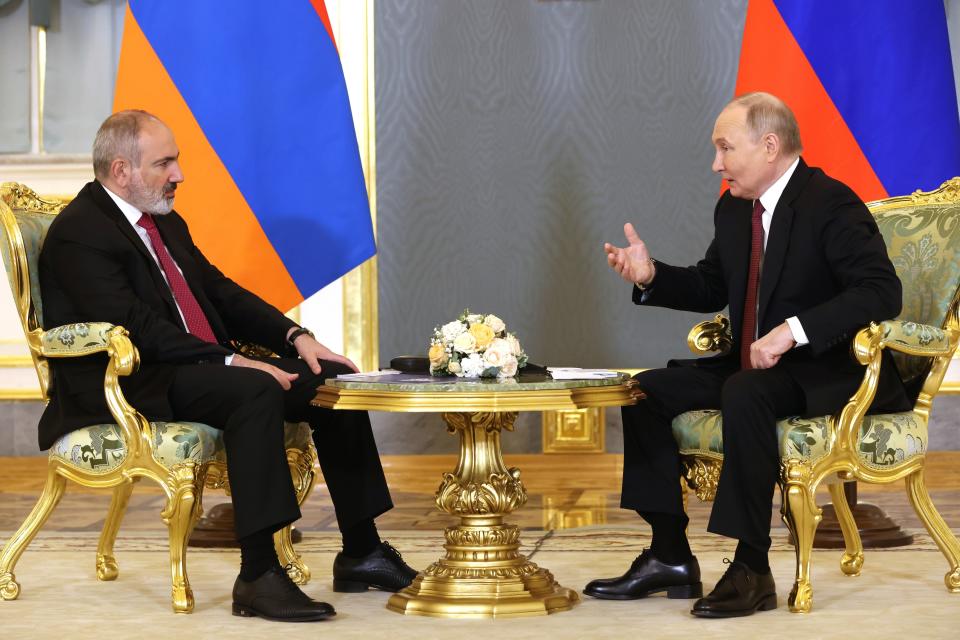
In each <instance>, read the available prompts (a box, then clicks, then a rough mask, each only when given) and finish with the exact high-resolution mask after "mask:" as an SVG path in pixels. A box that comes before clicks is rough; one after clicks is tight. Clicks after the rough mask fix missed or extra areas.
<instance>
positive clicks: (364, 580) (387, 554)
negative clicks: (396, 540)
mask: <svg viewBox="0 0 960 640" xmlns="http://www.w3.org/2000/svg"><path fill="white" fill-rule="evenodd" d="M416 577H417V572H416V570H415V569H412V568H411V567H410V566H409V565H408V564H407V563H406V562H404V561H403V557H402V556H401V555H400V552H399V551H397V550H396V549H394V548H393V547H392V546H390V543H389V542H381V543H380V545H379V546H378V547H377V548H376V549H374V550H373V551H371V552H370V553H369V554H367V555H366V556H364V557H362V558H351V557H349V556H345V555H343V552H340V553H338V554H337V557H336V558H334V560H333V590H334V591H339V592H346V593H356V592H359V591H366V590H367V589H370V588H373V589H382V590H383V591H399V590H400V589H403V588H404V587H408V586H410V583H411V582H413V579H414V578H416Z"/></svg>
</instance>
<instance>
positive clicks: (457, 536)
mask: <svg viewBox="0 0 960 640" xmlns="http://www.w3.org/2000/svg"><path fill="white" fill-rule="evenodd" d="M443 533H444V537H445V538H446V539H447V544H450V545H453V546H456V547H486V546H498V547H499V546H507V545H518V544H520V529H519V528H518V527H515V526H507V527H502V528H499V527H498V528H494V529H466V528H461V527H447V528H446V530H445V531H444V532H443Z"/></svg>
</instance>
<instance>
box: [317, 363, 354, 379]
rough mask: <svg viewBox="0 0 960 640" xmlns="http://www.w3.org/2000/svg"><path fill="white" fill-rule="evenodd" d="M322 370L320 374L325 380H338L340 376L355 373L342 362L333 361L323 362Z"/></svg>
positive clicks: (321, 364)
mask: <svg viewBox="0 0 960 640" xmlns="http://www.w3.org/2000/svg"><path fill="white" fill-rule="evenodd" d="M320 368H321V371H320V373H321V374H322V375H323V376H324V377H325V378H336V377H337V376H340V375H345V374H348V373H353V369H351V368H350V367H348V366H347V365H345V364H343V363H342V362H334V361H333V360H321V361H320Z"/></svg>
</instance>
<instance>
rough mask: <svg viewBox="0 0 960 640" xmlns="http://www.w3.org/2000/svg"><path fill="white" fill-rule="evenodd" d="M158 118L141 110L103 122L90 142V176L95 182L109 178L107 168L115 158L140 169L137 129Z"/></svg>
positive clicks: (113, 116)
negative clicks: (91, 145) (126, 161)
mask: <svg viewBox="0 0 960 640" xmlns="http://www.w3.org/2000/svg"><path fill="white" fill-rule="evenodd" d="M151 120H156V121H157V122H159V118H157V117H156V116H155V115H153V114H151V113H147V112H146V111H143V110H141V109H128V110H126V111H118V112H116V113H114V114H113V115H111V116H110V117H109V118H107V119H106V120H104V121H103V124H101V125H100V128H99V129H98V130H97V135H96V137H95V138H94V139H93V175H95V176H96V177H97V178H98V179H101V180H102V179H103V178H106V177H107V176H109V175H110V165H111V164H113V161H114V160H116V159H117V158H126V159H127V160H129V161H130V162H131V163H133V166H135V167H139V166H140V139H139V137H140V129H141V128H142V127H143V125H144V124H145V123H147V122H149V121H151Z"/></svg>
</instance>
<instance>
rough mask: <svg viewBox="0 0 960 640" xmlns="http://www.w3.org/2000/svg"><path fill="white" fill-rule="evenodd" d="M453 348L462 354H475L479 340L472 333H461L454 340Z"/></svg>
mask: <svg viewBox="0 0 960 640" xmlns="http://www.w3.org/2000/svg"><path fill="white" fill-rule="evenodd" d="M453 348H454V350H455V351H459V352H460V353H473V352H474V351H476V350H477V339H476V338H474V337H473V334H472V333H468V332H464V333H461V334H460V335H458V336H457V337H456V338H454V339H453Z"/></svg>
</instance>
